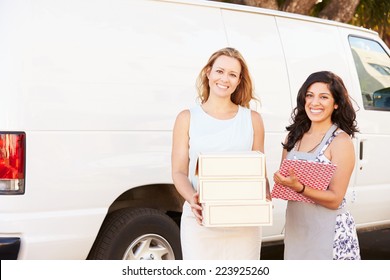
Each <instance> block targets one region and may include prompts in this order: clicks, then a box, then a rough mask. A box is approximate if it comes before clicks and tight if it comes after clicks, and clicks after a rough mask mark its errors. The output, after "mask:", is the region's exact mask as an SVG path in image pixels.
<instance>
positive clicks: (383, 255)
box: [260, 228, 390, 260]
mask: <svg viewBox="0 0 390 280" xmlns="http://www.w3.org/2000/svg"><path fill="white" fill-rule="evenodd" d="M358 239H359V245H360V256H361V258H362V260H390V228H385V229H378V230H373V231H364V232H358ZM283 250H284V245H283V243H282V242H279V243H275V244H271V245H270V244H264V245H263V246H262V248H261V258H260V259H261V260H283Z"/></svg>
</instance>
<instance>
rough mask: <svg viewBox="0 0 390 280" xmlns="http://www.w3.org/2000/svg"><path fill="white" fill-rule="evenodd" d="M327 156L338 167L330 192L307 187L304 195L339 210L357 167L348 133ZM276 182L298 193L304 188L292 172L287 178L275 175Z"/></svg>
mask: <svg viewBox="0 0 390 280" xmlns="http://www.w3.org/2000/svg"><path fill="white" fill-rule="evenodd" d="M325 155H326V156H327V157H328V158H329V159H330V160H331V161H332V163H333V164H335V165H336V166H337V168H336V171H335V174H334V175H333V177H332V180H331V182H330V185H329V188H328V190H326V191H321V190H316V189H312V188H310V186H305V189H304V192H303V193H302V194H303V195H304V196H306V197H308V198H310V199H311V200H313V201H314V202H315V203H317V204H320V205H322V206H324V207H326V208H329V209H337V208H338V207H339V206H340V204H341V202H342V200H343V198H344V196H345V193H346V192H347V188H348V184H349V180H350V178H351V175H352V172H353V168H354V166H355V151H354V147H353V143H352V140H351V138H350V137H349V136H348V135H347V134H346V133H340V134H339V135H338V136H336V137H335V138H334V140H333V141H332V143H331V144H330V145H329V147H328V149H327V150H326V151H325ZM274 180H275V181H278V183H281V184H283V185H285V186H288V187H290V188H291V189H293V190H294V191H296V192H299V191H301V190H302V189H303V188H304V186H303V185H302V183H300V182H299V181H298V178H297V177H296V176H295V174H294V172H290V176H287V177H283V176H282V175H280V174H279V173H275V176H274Z"/></svg>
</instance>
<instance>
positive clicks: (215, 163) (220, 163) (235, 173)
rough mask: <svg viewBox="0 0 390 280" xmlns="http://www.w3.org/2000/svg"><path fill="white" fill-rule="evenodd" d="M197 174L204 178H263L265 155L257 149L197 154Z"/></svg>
mask: <svg viewBox="0 0 390 280" xmlns="http://www.w3.org/2000/svg"><path fill="white" fill-rule="evenodd" d="M197 174H198V176H199V179H206V178H221V177H222V178H244V177H245V178H250V177H260V178H265V156H264V154H262V153H260V152H258V151H247V152H229V153H209V154H202V153H201V154H199V157H198V166H197Z"/></svg>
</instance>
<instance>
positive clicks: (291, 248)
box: [274, 71, 360, 260]
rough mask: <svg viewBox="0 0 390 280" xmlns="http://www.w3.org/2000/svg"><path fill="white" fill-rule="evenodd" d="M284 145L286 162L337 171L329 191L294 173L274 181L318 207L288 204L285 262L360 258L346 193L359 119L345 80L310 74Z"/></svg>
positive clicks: (351, 170)
mask: <svg viewBox="0 0 390 280" xmlns="http://www.w3.org/2000/svg"><path fill="white" fill-rule="evenodd" d="M287 131H288V135H287V138H286V141H285V143H284V144H283V148H284V149H283V154H282V160H283V159H285V158H290V159H301V160H312V161H317V162H324V163H333V164H335V165H336V166H337V168H336V171H335V173H334V175H333V177H332V179H331V182H330V185H329V187H328V189H327V190H326V191H321V190H316V189H313V188H311V187H310V186H305V185H303V184H302V183H301V182H299V180H298V178H297V177H296V175H295V174H294V172H293V171H290V174H289V176H287V177H284V176H282V175H281V174H280V173H279V172H276V173H275V174H274V181H275V182H276V183H280V184H282V185H284V186H285V187H287V188H291V189H292V190H294V191H296V192H298V193H301V194H302V195H304V196H306V197H308V198H310V199H311V200H312V201H314V202H315V203H307V202H299V201H288V204H287V210H286V227H285V240H284V242H285V251H284V259H298V260H305V259H311V260H315V259H328V260H331V259H334V260H338V259H360V249H359V243H358V238H357V234H356V227H355V222H354V219H353V217H352V216H351V214H350V213H349V212H348V211H347V209H346V207H345V206H346V200H345V194H346V191H347V188H348V184H349V180H350V177H351V174H352V172H353V170H354V166H355V152H354V146H353V142H352V139H351V138H352V137H353V136H354V134H355V133H356V132H358V129H357V127H356V114H355V111H354V108H353V106H352V103H351V101H350V99H349V96H348V92H347V89H346V87H345V85H344V83H343V81H342V79H341V78H340V77H338V76H337V75H335V74H334V73H332V72H329V71H322V72H316V73H313V74H311V75H310V76H309V77H308V78H307V80H306V81H305V82H304V83H303V85H302V87H301V88H300V90H299V92H298V96H297V107H296V108H295V109H294V110H293V113H292V124H291V125H289V126H288V127H287Z"/></svg>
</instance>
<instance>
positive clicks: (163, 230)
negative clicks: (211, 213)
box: [88, 208, 182, 260]
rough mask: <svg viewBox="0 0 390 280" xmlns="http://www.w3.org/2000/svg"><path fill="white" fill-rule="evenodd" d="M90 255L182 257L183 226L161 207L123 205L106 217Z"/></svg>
mask: <svg viewBox="0 0 390 280" xmlns="http://www.w3.org/2000/svg"><path fill="white" fill-rule="evenodd" d="M141 248H143V249H141ZM88 259H94V260H121V259H133V260H138V259H157V260H160V259H164V260H165V259H168V260H174V259H176V260H179V259H182V254H181V245H180V230H179V227H178V225H177V224H176V223H175V222H174V221H173V220H172V219H171V218H170V217H169V216H168V215H166V214H165V213H163V212H161V211H159V210H156V209H149V208H141V209H133V208H125V209H121V210H118V211H115V212H113V213H111V214H109V215H108V216H107V217H106V219H105V220H104V222H103V225H102V228H101V230H100V232H99V234H98V236H97V238H96V240H95V243H94V245H93V247H92V249H91V252H90V253H89V255H88Z"/></svg>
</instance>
